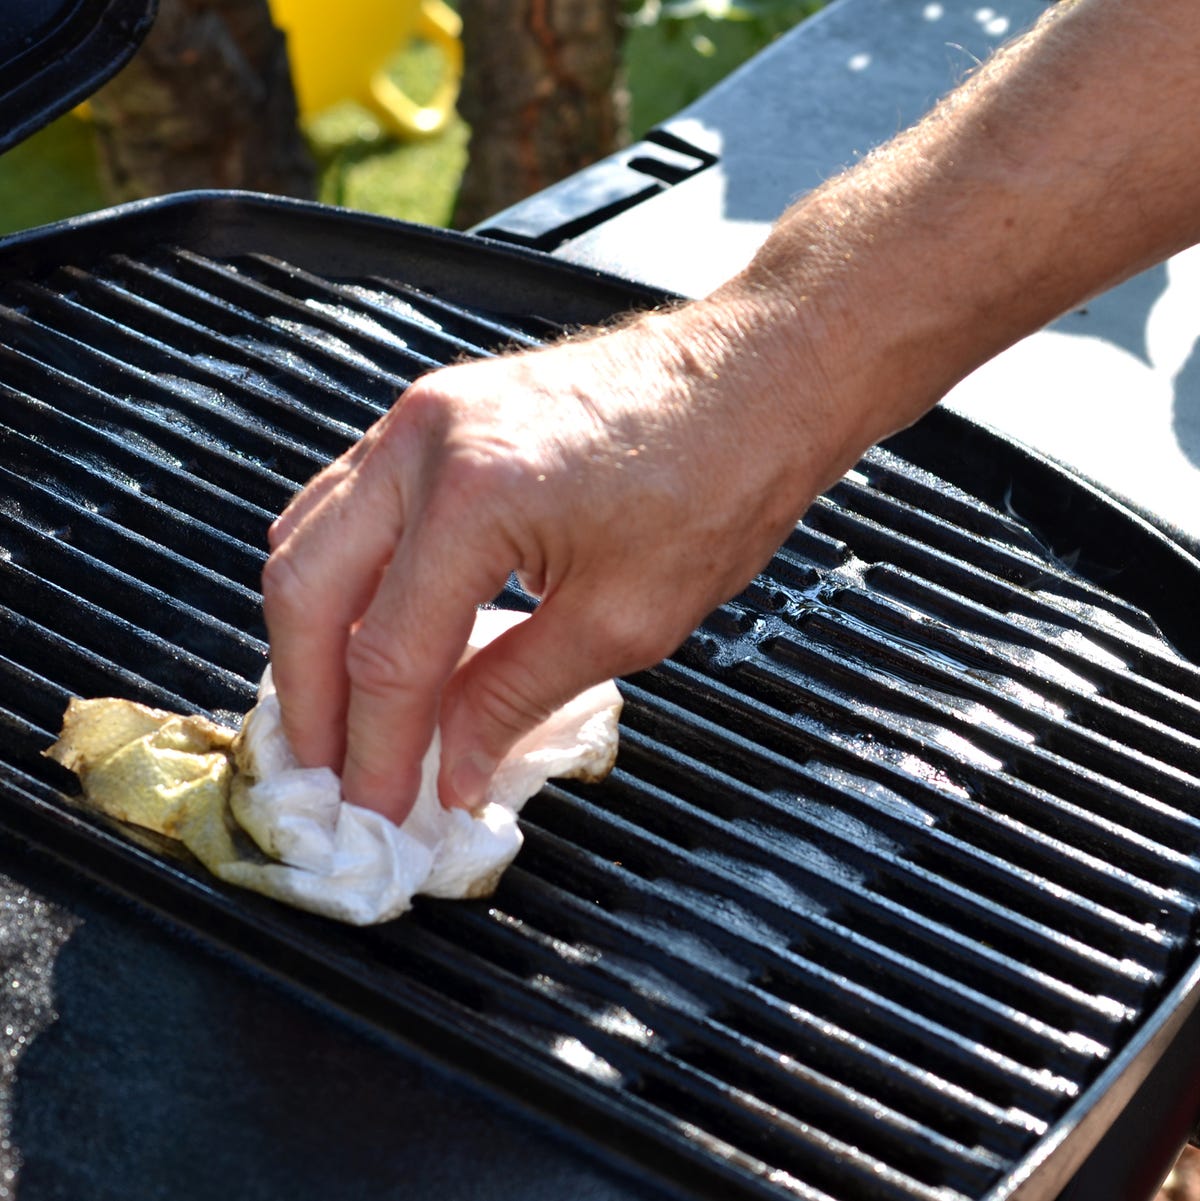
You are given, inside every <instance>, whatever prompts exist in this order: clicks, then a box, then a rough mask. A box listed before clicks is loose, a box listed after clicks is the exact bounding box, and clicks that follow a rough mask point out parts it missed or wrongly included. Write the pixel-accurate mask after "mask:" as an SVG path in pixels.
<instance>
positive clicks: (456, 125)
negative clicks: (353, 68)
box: [0, 0, 822, 233]
mask: <svg viewBox="0 0 1200 1201" xmlns="http://www.w3.org/2000/svg"><path fill="white" fill-rule="evenodd" d="M821 2H822V0H772V3H770V4H769V5H765V6H764V12H763V15H759V16H751V17H747V18H744V19H733V18H725V19H722V20H716V19H713V18H711V17H705V16H698V17H691V18H688V19H687V20H674V19H668V18H666V17H663V18H662V19H660V20H658V21H657V22H654V23H635V24H633V25H632V27H631V28H630V29H629V31H628V34H627V36H626V39H625V51H624V57H625V67H626V76H627V81H628V86H629V91H630V127H631V131H632V136H633V137H634V138H637V137H640V136H641V135H642V134H643V133H644V132H645V131H646V130H647V129H649V128H650V127H651V126H653V125H655V124H656V123H657V122H659V121H661V120H663V119H664V118H666V117H668V116H670V115H671V114H672V113H674V112H677V111H678V110H679V109H680V108H682V107H683V106H684V105H686V104H690V103H691V102H692V101H693V100H695V99H696V97H698V96H699V95H701V94H702V93H703V92H705V91H706V90H707V89H708V88H710V87H712V86H713V84H715V83H716V82H718V81H719V80H720V79H721V78H723V77H724V76H725V75H726V74H727V73H728V72H729V71H731V70H733V69H734V68H735V67H737V66H738V65H739V64H740V63H742V62H743V61H744V60H745V59H746V58H748V57H749V56H750V55H752V54H754V53H755V52H756V51H757V50H759V49H761V48H762V47H763V46H764V45H766V43H767V42H768V41H770V40H771V38H773V37H774V36H776V35H777V34H778V33H780V32H782V31H783V30H784V29H786V28H789V27H790V26H791V25H794V24H795V23H796V22H797V21H799V20H801V19H802V18H803V17H804V16H806V15H807V14H808V13H809V12H811V11H813V10H815V9H817V8H819V7H820V6H821ZM431 54H434V55H435V54H436V51H433V50H432V48H427V47H423V46H417V47H414V48H413V49H412V50H410V51H409V52H407V53H405V54H403V55H399V56H398V57H397V59H396V61H395V62H394V63H393V65H392V71H393V73H394V75H395V76H396V77H397V79H398V80H399V81H400V82H401V83H402V84H403V86H404V87H405V89H406V90H407V91H408V92H409V94H410V95H412V96H413V97H414V99H417V100H418V101H419V100H421V99H422V98H423V97H424V95H427V94H428V93H427V91H425V89H427V87H428V86H429V81H430V80H432V79H433V78H434V77H435V75H436V71H437V63H436V61H435V60H434V59H433V58H431ZM305 132H306V133H307V135H308V138H309V142H310V144H311V145H312V147H313V152H314V155H315V157H316V159H317V163H318V166H319V168H320V183H319V198H320V199H321V200H322V201H324V202H325V203H327V204H337V205H344V206H345V207H348V208H356V209H364V210H366V211H368V212H375V213H382V214H384V215H386V216H391V217H399V218H402V219H404V220H409V221H419V222H422V223H424V224H428V225H448V224H449V222H450V218H451V215H452V213H453V210H454V200H455V196H456V193H457V190H458V183H459V179H460V178H461V176H462V172H463V168H464V166H465V165H466V161H467V143H468V139H469V136H470V133H469V130H468V129H467V127H466V125H465V124H464V123H463V121H462V120H461V119H459V118H458V117H455V118H454V119H453V121H452V122H451V123H450V125H449V127H448V128H447V129H446V130H444V131H443V132H442V133H441V134H439V135H438V136H437V137H433V138H427V139H425V140H424V141H418V142H399V141H396V140H395V139H393V138H391V137H389V136H388V135H387V134H386V133H385V131H384V130H383V128H382V127H381V125H380V123H379V122H378V121H377V120H376V119H375V117H374V116H373V115H372V114H371V113H370V112H369V111H367V110H366V109H363V108H360V107H358V106H357V105H354V104H349V103H347V104H344V105H339V106H336V107H335V108H333V109H330V110H328V111H327V112H325V113H322V114H321V115H320V116H319V117H317V118H315V119H312V120H310V121H309V122H308V123H307V125H306V128H305ZM105 203H106V199H105V197H104V194H103V191H102V189H101V187H100V183H99V181H98V178H97V172H96V152H95V148H94V145H93V140H92V129H91V126H90V125H89V124H88V122H87V121H86V120H84V119H82V118H79V117H76V116H75V115H73V114H71V115H68V116H66V117H61V118H59V119H58V120H57V121H55V122H53V123H52V124H51V125H49V126H47V127H46V128H45V129H43V130H41V131H40V132H39V133H37V134H35V135H34V136H33V137H32V138H30V139H28V140H27V141H25V142H24V143H22V144H21V145H20V146H17V147H15V148H14V149H12V150H10V151H9V152H8V153H7V154H4V155H2V156H0V233H8V232H11V231H14V230H20V229H27V228H30V227H32V226H35V225H43V224H46V223H48V222H51V221H57V220H60V219H62V218H64V217H70V216H74V215H75V214H77V213H86V212H91V211H93V210H95V209H98V208H103V207H104V205H105Z"/></svg>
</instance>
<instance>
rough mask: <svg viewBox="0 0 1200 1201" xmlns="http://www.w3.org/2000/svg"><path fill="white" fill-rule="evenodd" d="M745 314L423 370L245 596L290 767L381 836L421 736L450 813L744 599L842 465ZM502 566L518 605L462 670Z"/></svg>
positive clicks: (649, 321)
mask: <svg viewBox="0 0 1200 1201" xmlns="http://www.w3.org/2000/svg"><path fill="white" fill-rule="evenodd" d="M752 308H753V304H752V303H750V302H749V301H747V302H745V303H743V302H742V301H741V300H736V301H729V300H725V301H710V302H703V303H698V304H694V305H690V306H686V307H684V308H682V309H679V310H676V311H673V312H669V313H664V314H656V315H650V316H646V317H642V318H639V319H638V320H636V321H635V322H633V323H631V324H630V325H628V326H626V327H624V328H621V329H618V330H615V331H612V332H609V333H605V334H602V335H599V336H594V337H589V338H585V339H580V340H577V341H568V342H566V343H563V344H560V345H558V346H555V347H553V348H550V349H548V350H544V351H538V352H535V353H532V354H521V355H515V356H511V357H507V358H499V359H492V360H486V361H481V362H477V363H471V364H466V365H463V366H456V367H452V368H448V369H445V370H442V371H438V372H436V373H434V374H431V375H428V376H426V377H424V378H422V379H421V380H419V381H417V382H416V383H415V384H414V385H413V386H412V387H411V388H410V389H409V390H408V391H407V392H406V393H405V394H404V396H403V397H402V398H401V399H400V401H399V402H398V403H397V405H396V406H395V408H394V409H392V411H391V412H389V413H388V414H387V415H386V416H385V417H383V418H382V419H381V420H380V421H379V422H378V423H377V424H376V425H375V426H374V427H372V429H371V430H369V431H368V433H367V434H366V436H365V437H364V438H363V439H362V441H361V442H360V443H359V444H358V445H356V446H355V447H354V448H352V449H351V450H350V451H349V452H347V453H346V454H345V455H343V456H342V457H341V458H340V459H338V460H337V461H336V462H334V463H333V464H332V465H331V466H330V467H328V468H327V469H326V470H325V471H323V472H322V473H321V474H320V475H319V476H318V477H317V478H316V479H315V480H314V481H313V482H312V483H311V484H310V485H309V486H308V487H307V488H306V489H305V490H304V491H303V492H302V493H301V494H300V495H299V496H298V497H297V498H296V499H295V501H294V502H293V503H292V504H291V505H290V506H289V507H288V509H287V510H286V512H285V513H284V514H283V515H282V517H280V519H279V520H278V521H277V522H276V523H275V525H274V527H273V529H272V535H271V541H272V548H273V549H272V554H271V557H270V560H269V562H268V564H267V568H266V571H265V573H264V579H263V594H264V603H265V607H266V616H267V623H268V627H269V630H270V634H271V645H272V661H273V667H274V674H275V680H276V683H277V686H278V689H279V695H280V699H281V703H282V707H283V713H284V719H285V726H286V729H287V733H288V736H289V738H290V740H291V742H292V745H293V747H294V748H295V750H296V753H297V755H298V756H299V758H300V760H301V762H303V763H305V764H306V765H328V766H332V767H334V768H335V769H338V770H340V771H341V772H342V779H343V789H344V794H345V796H346V797H347V798H348V799H349V800H352V801H355V802H356V803H359V804H363V805H366V806H368V807H371V808H375V809H378V810H381V811H383V812H385V813H387V814H388V815H389V816H391V817H393V818H394V819H396V820H401V819H402V818H403V817H404V815H405V814H406V813H407V811H408V809H409V807H410V806H411V802H412V798H413V796H414V795H415V792H416V787H417V783H418V776H419V766H420V762H421V758H422V755H423V753H424V751H425V749H426V747H427V745H428V743H429V740H430V738H431V736H432V734H433V732H434V729H435V726H437V725H439V724H440V727H441V733H442V739H443V742H442V769H441V778H440V781H439V791H440V795H441V797H442V799H443V802H444V803H447V804H460V805H465V806H468V807H472V806H474V805H475V804H477V803H478V802H479V801H480V800H481V799H482V795H483V791H484V788H485V787H486V784H487V780H488V778H489V776H490V775H491V773H492V771H493V769H494V767H495V765H496V763H497V762H498V760H499V759H500V757H501V756H502V755H503V753H504V752H505V751H506V750H507V749H508V747H509V746H510V745H511V744H512V743H513V742H514V741H515V740H516V739H517V738H518V737H519V736H520V735H522V734H524V733H526V732H527V731H528V730H529V729H531V728H532V727H533V726H534V725H535V724H536V723H537V722H539V721H540V720H542V719H543V718H544V717H545V716H546V715H547V714H548V713H549V712H550V711H551V710H552V709H554V708H555V707H557V706H559V705H561V704H563V703H565V702H566V701H567V700H569V699H570V698H571V697H572V696H574V695H575V694H577V693H578V692H580V691H581V690H582V689H583V688H585V687H586V686H588V685H590V684H593V683H596V682H598V681H600V680H603V679H607V678H609V677H611V676H614V675H621V674H625V673H628V672H630V671H633V670H637V669H640V668H643V667H646V666H649V665H651V664H652V663H654V662H656V661H658V660H659V659H660V658H662V657H663V656H665V655H667V654H669V653H670V652H671V651H672V650H673V649H674V648H675V647H676V646H677V645H678V644H679V643H680V642H681V641H682V640H683V639H684V638H685V637H686V636H687V634H688V633H689V632H690V631H691V630H692V629H693V628H694V627H695V626H696V624H697V623H698V622H699V621H700V620H701V619H702V618H703V617H704V616H705V615H706V614H707V613H708V612H709V611H710V610H711V609H712V608H713V607H714V606H716V605H717V604H719V603H720V602H721V601H723V600H725V599H727V598H728V597H729V596H731V595H733V594H735V593H736V592H737V591H738V590H739V589H740V588H741V587H743V586H744V584H745V583H746V582H747V581H748V580H749V579H750V578H751V576H752V575H753V574H754V573H755V571H757V570H758V569H759V568H760V567H761V566H762V565H763V563H764V562H765V561H766V560H767V559H769V557H770V556H771V554H772V553H773V551H774V549H775V548H776V547H777V546H778V545H779V543H780V542H781V541H782V539H783V538H784V537H785V536H786V534H787V532H788V530H789V529H790V527H791V525H792V523H793V522H794V521H795V520H796V518H797V516H798V515H799V513H800V512H801V511H802V510H803V509H804V507H805V506H806V505H807V504H808V502H809V501H810V500H811V499H812V496H813V495H815V493H816V492H817V491H818V490H819V489H820V488H822V487H824V486H825V485H826V484H828V483H829V482H831V481H832V479H833V478H836V476H837V475H838V474H839V473H840V471H841V470H842V469H843V468H844V467H845V466H847V465H848V463H849V462H850V461H852V460H853V458H854V457H855V456H856V454H857V453H858V451H859V450H861V449H862V447H861V446H859V445H857V444H856V445H855V446H854V448H853V451H848V450H847V449H846V448H845V447H844V446H841V445H839V444H838V443H837V439H836V438H834V437H833V436H832V434H833V431H834V430H835V429H837V428H840V424H839V423H838V422H834V421H830V420H828V416H829V413H828V409H829V406H828V404H827V403H826V401H825V399H824V397H823V395H822V394H821V391H820V388H819V381H818V380H817V379H816V378H815V377H813V376H810V378H809V379H808V380H807V381H805V380H795V379H793V378H791V376H790V372H789V370H788V368H789V366H790V363H791V359H790V356H789V355H780V354H777V353H776V354H768V353H766V348H765V346H763V345H760V343H762V342H763V340H764V339H766V338H768V337H770V336H772V335H771V333H770V322H768V321H765V320H762V314H761V313H758V312H751V311H750V310H751V309H752ZM748 331H754V332H748ZM797 392H806V394H807V400H808V401H809V403H808V404H804V405H798V404H797V403H796V401H795V398H796V394H797ZM864 445H865V443H864ZM512 571H516V572H518V573H519V576H520V578H521V580H522V582H523V583H524V585H525V586H526V587H527V588H528V589H529V590H530V591H531V592H532V593H534V594H536V595H538V596H540V597H541V598H542V599H541V604H540V605H539V607H538V609H537V611H536V613H535V614H534V616H533V617H532V618H531V619H530V620H529V621H528V622H525V623H523V624H522V625H520V626H519V627H517V628H516V629H514V630H512V631H511V632H509V633H508V634H506V635H504V636H503V637H502V638H500V639H498V640H497V641H496V642H495V643H493V644H492V645H490V646H489V647H488V648H487V649H486V650H484V651H482V652H480V653H479V654H478V655H476V656H475V657H474V658H472V659H471V660H470V661H469V662H468V663H466V664H464V665H462V666H461V667H460V666H459V659H460V656H461V655H462V652H463V648H464V645H465V643H466V638H467V633H468V631H469V629H470V627H471V624H472V620H473V616H474V611H475V608H476V606H477V605H478V604H480V603H483V602H486V601H488V600H490V599H491V598H492V597H494V596H495V595H496V594H497V593H498V592H499V591H500V590H501V588H502V587H503V585H504V583H505V581H506V580H507V578H508V576H509V573H510V572H512Z"/></svg>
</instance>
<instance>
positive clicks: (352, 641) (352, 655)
mask: <svg viewBox="0 0 1200 1201" xmlns="http://www.w3.org/2000/svg"><path fill="white" fill-rule="evenodd" d="M346 675H347V677H348V679H349V680H350V685H351V687H352V688H353V689H355V691H357V692H360V693H362V694H363V695H364V696H366V697H368V698H373V699H381V700H382V699H385V698H386V699H392V698H395V696H396V695H397V694H398V693H403V692H407V691H411V690H412V689H413V688H414V686H417V685H419V684H420V682H421V681H420V679H419V677H418V676H417V673H416V671H415V667H414V665H413V664H412V663H411V662H409V660H408V658H407V656H406V655H405V654H404V651H403V648H402V646H401V644H400V643H399V641H397V640H388V641H386V642H385V641H383V640H382V639H380V638H378V637H376V636H373V635H372V634H371V632H370V631H369V630H367V629H365V628H363V629H358V630H353V631H351V634H350V637H349V640H348V641H347V644H346Z"/></svg>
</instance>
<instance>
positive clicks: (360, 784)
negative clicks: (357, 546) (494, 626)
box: [342, 514, 511, 822]
mask: <svg viewBox="0 0 1200 1201" xmlns="http://www.w3.org/2000/svg"><path fill="white" fill-rule="evenodd" d="M466 517H467V519H468V520H475V519H474V518H473V516H472V515H471V514H467V515H466ZM504 545H505V542H504V539H503V538H500V537H496V536H494V534H493V533H492V532H491V530H490V528H488V527H487V526H486V525H485V524H484V523H480V524H479V525H477V526H476V527H475V528H462V527H461V526H456V524H455V523H454V522H452V521H445V520H444V521H439V520H437V519H434V518H431V517H429V516H426V517H425V519H424V520H421V521H419V522H414V523H413V525H412V527H411V528H410V530H409V531H408V532H407V533H406V537H405V540H404V542H403V543H402V545H401V548H400V550H399V551H398V553H397V555H396V557H395V558H394V559H393V561H392V562H391V564H389V566H388V568H387V570H386V571H385V572H384V574H383V577H382V579H381V580H380V583H379V588H378V590H377V591H376V593H375V595H374V597H373V599H372V601H371V604H370V606H369V608H368V609H367V612H366V614H365V615H364V617H363V619H362V621H361V622H360V623H359V625H358V626H357V628H356V629H355V630H354V631H353V632H352V634H351V637H350V642H349V645H348V646H347V650H346V669H347V674H348V677H349V682H350V691H349V699H348V708H347V716H346V757H345V763H344V766H343V770H342V790H343V794H344V795H345V797H346V799H347V800H349V801H352V802H354V803H355V804H359V805H364V806H366V807H367V808H370V809H375V810H378V811H379V812H381V813H384V814H385V815H386V816H388V817H390V818H391V819H392V820H393V821H396V822H400V821H403V819H404V818H405V817H406V816H407V815H408V812H409V810H410V809H411V808H412V803H413V800H414V799H415V797H416V792H417V787H418V785H419V783H420V767H421V760H422V758H423V757H424V754H425V751H426V750H427V748H428V746H429V742H430V739H431V738H432V736H433V732H434V729H435V727H436V725H437V720H438V711H439V707H440V701H441V693H442V688H443V686H444V685H445V682H446V680H447V678H448V677H449V676H450V674H451V673H452V672H453V671H454V668H455V666H456V665H457V663H458V661H459V659H460V658H461V656H462V653H463V649H464V648H465V646H466V643H467V637H468V635H469V634H470V631H471V627H472V625H473V623H474V619H475V609H476V606H477V605H478V604H479V603H480V602H482V601H484V600H490V599H491V598H492V597H493V596H495V595H496V593H497V592H499V590H500V589H501V588H502V587H503V585H504V581H505V580H506V578H507V577H508V573H509V571H510V570H511V564H510V563H508V562H506V561H505V551H504V550H503V548H504Z"/></svg>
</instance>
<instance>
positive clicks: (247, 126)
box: [91, 0, 316, 200]
mask: <svg viewBox="0 0 1200 1201" xmlns="http://www.w3.org/2000/svg"><path fill="white" fill-rule="evenodd" d="M91 109H92V114H93V117H94V119H95V126H96V140H97V149H98V151H99V157H100V165H101V174H102V177H103V182H104V185H105V188H106V189H107V191H108V192H109V194H110V195H111V197H112V198H113V199H114V200H133V199H137V198H140V197H143V196H157V195H161V194H163V193H165V192H176V191H181V190H184V189H187V188H249V189H252V190H255V191H262V192H273V193H277V194H280V195H286V196H303V197H311V196H313V195H314V194H315V191H316V182H315V171H314V167H313V162H312V159H311V157H310V155H309V153H308V148H307V146H306V145H305V143H304V139H303V137H302V135H301V134H300V131H299V130H298V128H297V126H296V99H295V94H294V92H293V90H292V79H291V71H290V67H289V64H288V58H287V47H286V43H285V41H284V38H283V35H282V34H281V33H280V32H279V30H277V29H276V28H275V26H274V25H273V24H272V23H271V16H270V12H269V10H268V8H267V0H159V7H158V17H157V19H156V20H155V22H154V26H153V28H152V29H151V31H150V34H149V36H148V37H147V38H146V41H145V43H144V44H143V45H142V47H141V49H140V50H139V51H138V53H137V54H136V55H135V56H134V58H133V60H132V61H131V62H130V63H129V65H128V66H127V67H125V69H124V70H123V71H122V72H121V73H120V74H119V75H118V76H117V77H116V78H115V79H113V80H112V81H111V82H110V83H108V84H106V85H105V86H104V87H103V88H101V89H100V91H99V92H97V93H96V95H95V96H94V97H93V98H92V101H91Z"/></svg>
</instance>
